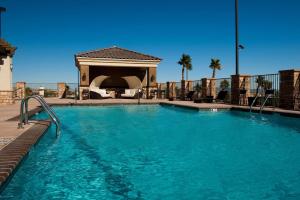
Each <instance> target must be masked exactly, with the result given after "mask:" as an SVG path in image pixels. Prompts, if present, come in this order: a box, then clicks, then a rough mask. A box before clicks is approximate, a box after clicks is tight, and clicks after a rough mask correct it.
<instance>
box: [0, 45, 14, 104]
mask: <svg viewBox="0 0 300 200" xmlns="http://www.w3.org/2000/svg"><path fill="white" fill-rule="evenodd" d="M15 50H16V47H13V46H12V45H11V44H9V43H8V42H6V41H5V40H4V39H0V104H11V103H13V102H14V100H13V86H12V70H13V63H12V58H13V56H14V53H15Z"/></svg>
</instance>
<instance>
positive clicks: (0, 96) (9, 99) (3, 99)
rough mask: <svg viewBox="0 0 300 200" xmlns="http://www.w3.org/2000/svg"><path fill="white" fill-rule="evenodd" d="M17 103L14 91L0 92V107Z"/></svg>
mask: <svg viewBox="0 0 300 200" xmlns="http://www.w3.org/2000/svg"><path fill="white" fill-rule="evenodd" d="M13 103H15V100H14V98H13V91H5V90H2V91H0V105H9V104H13Z"/></svg>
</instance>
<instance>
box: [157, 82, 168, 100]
mask: <svg viewBox="0 0 300 200" xmlns="http://www.w3.org/2000/svg"><path fill="white" fill-rule="evenodd" d="M166 91H167V84H166V83H158V85H157V98H158V99H165V98H166Z"/></svg>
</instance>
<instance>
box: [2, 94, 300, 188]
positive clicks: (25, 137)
mask: <svg viewBox="0 0 300 200" xmlns="http://www.w3.org/2000/svg"><path fill="white" fill-rule="evenodd" d="M45 100H46V101H47V103H48V104H50V105H57V106H59V105H74V106H80V105H81V106H85V105H86V106H89V105H90V106H92V105H98V106H101V105H120V104H123V105H127V104H137V103H138V100H137V99H102V100H81V101H79V100H78V101H75V100H73V99H58V98H45ZM140 103H141V104H165V105H171V106H181V107H188V108H193V109H227V110H229V109H237V110H242V111H249V107H248V106H236V105H230V104H223V103H194V102H192V101H168V100H161V99H151V100H147V99H141V100H140ZM29 110H30V111H31V113H35V112H38V111H39V110H40V108H39V103H38V102H36V101H34V100H31V101H29ZM253 111H254V112H258V111H259V108H258V107H255V108H253ZM264 112H266V113H279V114H281V115H287V116H292V117H300V111H292V110H283V109H279V108H265V109H264ZM19 113H20V101H17V102H16V103H15V104H13V105H1V106H0V186H1V185H2V183H4V182H6V180H7V178H8V177H9V176H10V174H11V173H12V172H13V170H14V169H15V168H16V166H18V164H19V163H20V162H21V160H22V159H23V157H24V156H25V155H26V154H27V153H28V151H30V148H31V147H32V146H33V145H34V144H35V143H36V141H38V140H39V138H40V137H41V136H42V135H43V133H44V132H45V131H46V130H47V128H48V126H49V125H50V122H49V121H44V122H41V121H30V124H29V125H26V126H24V128H23V129H18V115H19Z"/></svg>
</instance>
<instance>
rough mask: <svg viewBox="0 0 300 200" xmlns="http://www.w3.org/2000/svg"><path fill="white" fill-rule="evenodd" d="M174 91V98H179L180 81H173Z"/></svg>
mask: <svg viewBox="0 0 300 200" xmlns="http://www.w3.org/2000/svg"><path fill="white" fill-rule="evenodd" d="M175 93H176V96H175V97H176V99H180V95H181V82H175Z"/></svg>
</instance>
